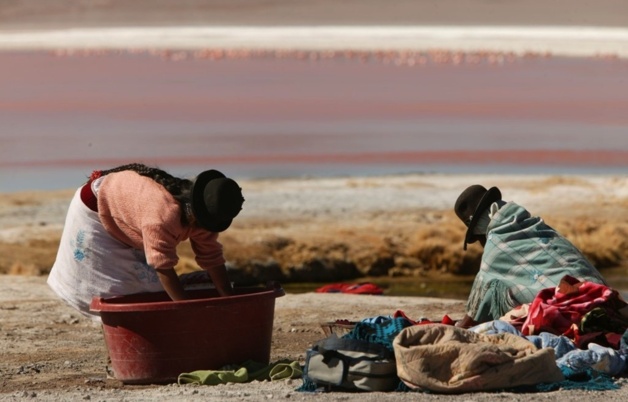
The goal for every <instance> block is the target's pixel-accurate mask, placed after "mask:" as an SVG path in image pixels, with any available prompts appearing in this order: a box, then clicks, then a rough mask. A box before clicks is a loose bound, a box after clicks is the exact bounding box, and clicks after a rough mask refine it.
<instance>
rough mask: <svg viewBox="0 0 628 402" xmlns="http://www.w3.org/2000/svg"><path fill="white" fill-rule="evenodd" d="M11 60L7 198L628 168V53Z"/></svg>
mask: <svg viewBox="0 0 628 402" xmlns="http://www.w3.org/2000/svg"><path fill="white" fill-rule="evenodd" d="M163 56H164V54H159V55H158V54H150V53H148V52H138V53H126V52H116V53H103V54H75V55H60V54H55V53H48V52H35V53H28V52H15V53H12V52H5V53H0V174H1V176H0V191H20V190H30V189H35V190H38V189H44V190H47V189H60V188H74V187H76V186H78V185H80V184H81V183H82V182H83V181H84V179H85V177H86V176H87V175H89V173H90V172H91V171H92V170H94V169H100V168H108V167H111V166H114V165H117V164H122V163H129V162H136V161H137V162H144V163H147V164H155V165H158V166H160V167H162V168H164V169H167V170H169V171H172V172H173V173H175V174H178V175H182V176H188V177H191V176H193V175H194V174H196V173H197V172H198V171H200V170H204V169H207V168H217V169H221V170H223V171H224V172H225V173H227V174H229V175H230V176H233V177H236V178H259V177H300V176H340V175H380V174H397V173H422V172H425V173H431V172H444V173H563V174H596V173H600V174H625V173H627V172H628V62H627V61H622V60H609V59H568V58H557V57H528V58H510V57H506V58H502V59H488V58H482V57H479V59H478V58H477V57H476V58H475V59H472V58H471V57H467V58H464V57H463V59H462V61H461V59H460V58H458V59H455V58H451V57H449V56H447V57H449V58H448V59H447V57H445V59H443V57H442V56H438V57H436V56H434V55H423V56H421V55H418V56H417V55H415V56H413V58H412V59H408V58H407V57H406V58H405V59H403V58H401V56H399V55H396V56H395V55H393V56H387V55H381V54H379V55H377V54H371V55H363V54H362V55H360V54H357V55H356V54H351V55H345V54H340V55H338V54H336V55H331V56H329V55H327V56H325V55H321V54H314V53H310V54H307V53H306V54H284V55H281V54H279V55H277V54H274V55H257V56H255V55H253V56H251V55H248V56H246V57H242V56H241V55H240V56H238V55H236V56H234V57H228V56H227V57H224V56H225V55H221V56H220V57H219V59H218V60H216V57H214V56H215V55H214V54H211V53H209V52H206V53H202V54H199V53H197V54H192V53H180V54H168V55H167V56H168V57H163Z"/></svg>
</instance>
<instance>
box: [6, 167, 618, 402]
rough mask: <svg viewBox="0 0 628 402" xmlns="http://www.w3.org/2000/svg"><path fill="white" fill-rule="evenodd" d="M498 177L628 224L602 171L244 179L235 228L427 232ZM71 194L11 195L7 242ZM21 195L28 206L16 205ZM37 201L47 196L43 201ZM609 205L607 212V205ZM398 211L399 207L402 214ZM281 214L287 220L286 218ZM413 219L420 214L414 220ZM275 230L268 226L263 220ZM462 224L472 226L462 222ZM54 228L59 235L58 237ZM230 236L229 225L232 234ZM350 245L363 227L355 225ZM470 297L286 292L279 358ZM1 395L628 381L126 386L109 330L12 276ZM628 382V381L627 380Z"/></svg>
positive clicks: (562, 208)
mask: <svg viewBox="0 0 628 402" xmlns="http://www.w3.org/2000/svg"><path fill="white" fill-rule="evenodd" d="M471 182H473V183H475V182H478V183H484V184H485V185H487V186H490V185H498V186H499V187H500V188H501V189H502V192H503V193H504V196H505V197H506V198H508V199H514V200H517V201H518V202H520V203H522V204H526V205H527V206H528V207H529V208H530V209H532V210H535V211H540V212H545V213H550V212H551V213H553V214H555V216H572V217H574V216H578V217H579V218H578V219H581V217H583V216H594V215H596V214H597V215H598V218H599V217H600V215H605V216H606V215H608V216H609V217H613V219H614V220H616V221H622V222H624V223H625V222H626V217H627V216H628V214H627V212H626V200H627V199H628V182H627V181H626V178H625V177H610V176H592V177H578V178H574V177H572V178H565V177H563V178H560V177H545V176H494V175H489V176H446V175H408V176H391V177H375V178H336V179H309V180H306V179H304V180H261V181H251V182H246V181H245V182H243V183H242V185H243V188H245V189H246V194H247V208H246V209H245V210H243V215H242V216H241V217H239V219H238V220H239V223H238V224H235V223H234V228H233V231H232V230H231V229H230V230H229V232H233V233H232V234H231V236H235V237H236V238H241V239H243V240H244V239H249V240H250V239H252V238H256V237H257V238H258V239H263V238H264V237H265V236H271V235H281V236H299V234H301V235H302V234H303V233H306V234H307V233H311V234H315V233H321V232H324V231H325V230H328V229H329V228H330V227H333V225H334V224H336V225H339V224H341V223H342V222H345V223H347V224H350V225H352V226H354V227H365V226H366V225H368V227H369V228H370V233H371V235H372V236H375V235H381V234H382V233H390V232H391V230H394V229H395V228H396V227H397V226H399V227H405V226H414V227H415V228H419V227H420V226H421V223H420V222H419V221H417V219H423V221H424V222H428V221H429V217H430V216H432V217H433V216H435V215H439V214H441V213H443V212H442V211H444V210H447V209H450V208H451V204H452V202H453V200H455V198H456V196H457V195H458V193H459V192H460V191H461V189H463V188H464V187H466V186H467V185H468V184H469V183H471ZM69 193H70V192H69V191H68V192H60V193H59V192H52V193H46V192H39V193H38V192H33V193H22V194H12V195H3V196H2V198H0V200H2V201H3V202H2V203H0V222H1V223H2V225H1V226H0V227H2V230H0V238H1V239H2V243H3V244H8V243H11V242H20V241H23V240H24V239H27V238H37V237H38V236H39V237H46V236H49V235H50V234H51V233H56V232H58V231H59V230H61V228H62V222H63V215H64V214H63V211H64V208H65V207H64V205H67V201H68V199H67V197H68V196H69ZM16 199H20V200H21V201H20V202H19V203H18V204H17V205H16V204H15V203H11V202H9V201H10V200H13V201H15V200H16ZM33 201H35V202H33ZM600 205H603V206H604V208H603V211H602V210H600V209H599V208H598V207H599V206H600ZM393 210H395V211H398V212H399V214H397V213H393V212H392V211H393ZM279 216H281V218H282V219H281V220H278V219H277V217H279ZM403 216H405V219H408V217H409V216H412V218H411V220H410V222H404V218H403ZM262 227H264V228H265V229H264V230H261V229H260V228H262ZM460 229H462V228H460ZM46 233H48V235H46ZM226 233H228V232H226ZM345 236H347V237H348V241H351V239H353V236H356V234H351V233H348V232H345ZM463 308H464V301H463V300H447V299H434V298H424V297H391V296H356V295H341V294H317V293H302V294H290V293H289V294H287V295H286V296H284V297H280V298H278V299H277V300H276V310H275V321H274V329H273V342H272V350H271V360H276V359H283V358H288V359H293V360H299V361H303V358H304V355H305V351H306V350H307V348H308V347H309V345H311V343H312V342H314V341H316V340H318V339H321V338H323V337H324V335H323V332H322V329H321V327H320V323H321V322H324V321H330V320H336V319H349V320H360V319H363V318H367V317H372V316H376V315H382V314H392V313H393V312H394V311H395V310H397V309H401V310H403V311H405V312H406V314H408V315H409V316H411V317H421V316H425V317H428V318H431V319H440V318H442V316H443V315H445V314H448V315H450V316H451V317H452V318H454V319H457V318H460V317H461V315H462V312H463ZM0 323H1V324H0V329H1V334H2V336H1V337H0V348H1V350H3V358H2V360H1V361H0V374H1V378H2V379H1V381H0V400H22V399H33V400H68V401H79V400H125V401H144V400H146V401H148V400H151V401H152V400H172V401H186V400H207V401H224V400H243V401H260V400H275V399H281V400H283V399H290V400H292V399H296V400H320V399H321V398H324V399H325V400H333V401H358V400H359V401H381V400H391V401H410V400H417V399H419V400H458V401H470V400H473V401H498V400H503V399H504V398H511V399H515V400H518V401H537V400H540V399H541V400H542V399H552V400H556V401H571V400H576V399H580V398H586V399H587V400H589V399H591V398H593V397H595V398H603V399H604V400H611V401H612V400H617V401H620V400H626V398H628V386H622V387H621V389H619V390H617V391H612V392H604V393H595V394H592V393H590V392H583V391H556V392H551V393H543V394H536V393H535V394H511V393H479V394H465V395H458V396H445V395H433V394H404V393H369V394H346V393H331V394H326V395H314V394H305V393H301V392H297V391H296V388H298V387H299V386H300V385H301V381H300V380H293V381H289V382H263V383H259V382H256V383H249V384H242V385H225V386H216V387H204V386H178V385H154V386H149V385H146V386H139V385H135V386H133V385H123V384H121V383H120V382H119V381H117V380H113V379H107V378H106V375H105V366H106V363H107V362H106V349H105V345H104V340H103V337H102V333H101V329H100V328H99V327H98V326H94V325H93V324H92V323H91V322H90V321H88V320H86V319H84V318H82V317H81V316H80V315H78V314H77V313H75V312H74V311H73V310H71V309H70V308H68V307H67V306H65V305H64V304H63V303H62V302H61V301H59V300H58V299H57V298H56V297H55V295H54V294H52V292H51V291H50V290H49V289H48V287H47V286H46V284H45V276H15V275H13V276H12V275H5V276H0ZM624 382H625V379H621V380H620V384H624Z"/></svg>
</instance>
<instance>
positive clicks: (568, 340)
mask: <svg viewBox="0 0 628 402" xmlns="http://www.w3.org/2000/svg"><path fill="white" fill-rule="evenodd" d="M342 339H345V340H349V339H351V340H356V341H360V342H364V343H366V344H370V345H380V346H383V347H385V348H386V349H388V350H390V351H391V352H392V356H393V357H392V358H393V359H394V360H395V368H396V376H397V379H398V382H397V385H396V386H395V387H394V389H392V388H393V387H392V385H391V384H390V383H388V384H387V385H386V386H387V387H388V389H387V390H396V391H401V390H403V391H410V390H412V391H427V392H439V393H463V392H475V391H489V390H495V391H503V390H509V391H517V390H522V391H526V392H529V391H535V390H536V391H551V390H556V389H586V390H609V389H616V388H618V385H617V384H616V379H618V378H620V377H624V376H627V375H628V369H627V367H628V365H627V359H628V304H627V303H626V302H625V301H624V300H623V299H622V298H621V296H620V295H619V294H618V292H617V291H616V290H613V289H611V288H609V287H607V286H604V285H600V284H596V283H592V282H579V281H578V280H576V279H575V278H572V277H570V276H565V277H564V278H563V280H562V281H561V283H560V285H559V286H557V287H555V288H548V289H545V290H543V291H541V292H539V294H538V295H537V297H536V298H535V299H534V301H533V302H532V303H530V304H528V305H523V306H519V307H517V308H516V309H514V310H513V311H511V312H509V313H507V314H506V315H505V316H503V317H501V318H500V319H499V320H495V321H490V322H486V323H483V324H480V325H477V326H475V327H472V328H468V329H465V328H460V327H457V326H455V323H454V321H453V320H451V319H450V318H449V317H448V316H445V317H443V319H442V320H437V321H432V320H428V319H425V318H423V319H418V320H412V319H410V318H409V317H408V316H407V315H406V314H405V313H404V312H403V311H396V312H395V313H394V314H391V315H388V316H378V317H370V318H365V319H364V320H362V321H359V322H357V323H356V324H355V326H354V328H353V329H352V330H351V331H350V332H348V333H347V334H345V335H343V336H342ZM321 345H322V343H321ZM325 345H327V346H325V347H324V348H323V349H324V350H322V351H321V350H318V346H316V345H315V346H314V348H313V350H309V351H308V356H309V355H319V354H320V355H322V356H323V357H322V358H321V361H327V362H328V363H327V364H328V366H329V370H330V373H339V372H340V371H339V370H338V369H337V366H338V365H343V367H344V372H346V373H347V375H345V376H344V377H342V378H340V377H339V376H338V375H336V374H333V375H332V374H330V375H324V374H322V375H321V371H324V369H325V367H324V366H323V369H321V363H320V361H318V360H317V361H316V364H317V367H316V373H315V375H310V374H309V370H308V364H310V363H309V362H308V361H306V365H305V367H304V372H303V380H304V384H303V386H302V387H301V388H300V389H299V390H300V391H319V392H321V391H347V390H362V391H369V390H371V391H382V389H370V388H369V386H365V385H364V384H375V383H370V382H369V378H368V368H365V366H363V367H362V368H361V370H362V373H361V374H359V375H358V374H356V373H354V374H353V375H352V374H351V373H350V372H351V367H352V366H351V365H352V364H354V362H353V361H352V359H356V356H358V355H356V353H357V352H356V351H359V352H360V353H361V354H360V355H359V358H360V359H362V360H364V359H366V358H367V357H366V356H367V352H366V350H367V348H366V347H363V345H360V344H357V343H356V344H350V347H347V345H345V346H343V347H344V349H352V352H351V353H345V351H343V350H339V349H340V346H339V347H338V350H330V349H331V348H330V347H329V346H328V345H330V343H329V342H327V343H325ZM357 346H360V348H361V349H359V348H357ZM373 356H374V357H373V360H374V363H373V367H376V366H377V365H376V364H375V363H378V362H377V360H378V359H379V363H381V362H382V361H383V359H384V357H383V356H384V355H383V354H381V353H380V354H379V355H377V356H375V355H373ZM387 358H390V356H387ZM379 366H380V367H381V364H380V365H379ZM374 376H375V375H374ZM313 377H316V378H313ZM330 379H332V380H330Z"/></svg>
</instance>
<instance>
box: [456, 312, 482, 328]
mask: <svg viewBox="0 0 628 402" xmlns="http://www.w3.org/2000/svg"><path fill="white" fill-rule="evenodd" d="M476 325H477V322H475V321H473V319H472V318H471V317H469V316H468V315H465V316H464V317H463V318H462V320H460V321H456V327H461V328H471V327H474V326H476Z"/></svg>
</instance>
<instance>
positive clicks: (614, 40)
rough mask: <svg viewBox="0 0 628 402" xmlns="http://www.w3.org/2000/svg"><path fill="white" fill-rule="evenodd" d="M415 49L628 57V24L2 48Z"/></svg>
mask: <svg viewBox="0 0 628 402" xmlns="http://www.w3.org/2000/svg"><path fill="white" fill-rule="evenodd" d="M146 48H149V49H211V48H214V49H221V48H222V49H248V50H264V49H265V50H304V51H307V50H328V51H331V50H356V51H365V50H371V51H376V50H380V51H382V50H384V51H385V50H412V51H431V50H434V49H447V50H450V51H460V52H481V51H490V52H506V53H513V54H517V55H526V54H552V55H557V56H568V57H596V56H597V57H618V58H628V29H627V28H610V27H595V26H571V27H564V26H534V27H531V26H279V27H267V26H196V27H191V26H173V27H110V28H66V29H45V30H17V29H13V30H4V31H0V50H5V51H6V50H52V49H146Z"/></svg>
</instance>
